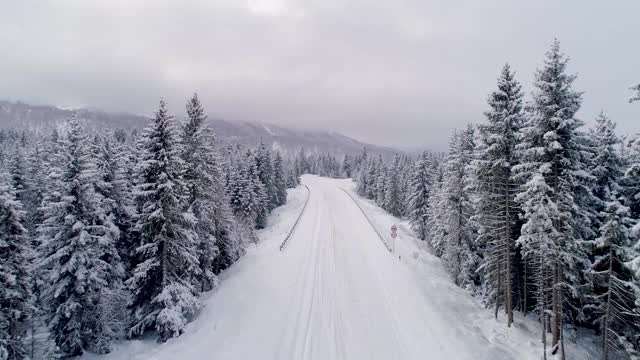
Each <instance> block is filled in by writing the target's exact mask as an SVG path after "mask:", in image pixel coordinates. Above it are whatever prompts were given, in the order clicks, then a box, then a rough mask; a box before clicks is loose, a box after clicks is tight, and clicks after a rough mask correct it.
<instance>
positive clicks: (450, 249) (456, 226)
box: [438, 127, 479, 292]
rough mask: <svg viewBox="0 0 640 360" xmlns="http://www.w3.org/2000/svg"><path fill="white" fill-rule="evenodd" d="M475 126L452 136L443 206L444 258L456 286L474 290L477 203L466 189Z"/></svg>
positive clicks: (444, 181) (475, 279)
mask: <svg viewBox="0 0 640 360" xmlns="http://www.w3.org/2000/svg"><path fill="white" fill-rule="evenodd" d="M473 147H474V144H473V128H471V127H469V128H467V129H465V130H463V131H456V132H454V133H453V135H452V137H451V141H450V144H449V152H448V154H447V158H446V164H445V169H444V176H443V188H442V191H443V198H441V199H440V200H441V201H442V204H443V205H444V206H443V207H441V208H439V210H438V211H441V212H442V213H443V214H444V221H446V222H447V225H446V235H445V237H444V239H443V241H444V252H443V254H442V259H443V263H444V266H445V268H446V269H447V270H448V271H449V273H450V274H451V275H452V277H453V279H454V281H455V283H456V285H458V286H460V287H462V288H465V289H467V290H469V291H472V292H474V291H475V288H476V286H477V285H478V279H477V274H476V272H475V269H477V267H478V263H479V258H478V254H477V253H476V248H475V244H474V239H475V234H474V231H473V227H472V224H471V222H470V221H469V220H470V218H471V216H472V215H473V206H472V203H471V199H470V195H471V194H469V193H468V192H467V191H466V189H465V188H466V184H467V183H468V181H469V180H468V176H469V173H468V172H467V167H468V166H469V165H470V164H471V160H472V154H473Z"/></svg>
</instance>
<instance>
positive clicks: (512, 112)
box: [473, 64, 523, 326]
mask: <svg viewBox="0 0 640 360" xmlns="http://www.w3.org/2000/svg"><path fill="white" fill-rule="evenodd" d="M497 83H498V87H497V89H496V90H495V91H493V92H492V93H491V94H489V97H488V100H487V102H488V104H489V108H490V109H489V110H488V111H486V112H485V117H486V122H484V123H481V124H479V125H478V141H477V143H476V149H475V153H476V158H475V160H474V164H473V168H474V171H475V176H476V178H477V183H476V188H477V192H478V201H477V203H476V209H477V212H476V218H477V222H478V225H479V229H478V243H479V244H482V247H483V248H484V252H485V254H484V256H483V264H482V267H483V272H484V274H486V275H485V277H486V278H485V280H484V281H485V286H484V287H485V292H487V294H485V295H489V296H491V295H493V296H492V297H493V299H492V300H491V301H493V302H494V304H495V306H496V309H498V308H499V307H500V306H501V299H502V301H503V302H504V307H505V311H506V312H507V325H508V326H511V323H512V322H513V307H514V304H513V301H512V298H513V288H512V285H513V281H514V278H515V276H514V273H515V271H514V260H513V252H514V244H515V241H516V239H517V237H518V235H519V234H518V231H517V230H516V229H514V227H515V226H514V225H515V221H516V219H517V216H518V212H519V210H518V207H517V204H516V202H515V200H514V197H515V192H516V191H517V189H518V187H517V184H516V182H515V181H514V178H513V173H512V170H511V169H512V167H513V166H515V165H517V156H516V153H515V147H516V144H517V138H516V137H517V134H518V132H519V130H520V128H521V126H522V122H523V114H522V91H521V85H520V83H518V81H517V80H516V79H515V73H514V72H513V71H512V70H511V67H510V66H509V64H506V65H505V66H504V67H503V68H502V71H501V73H500V76H499V77H498V81H497Z"/></svg>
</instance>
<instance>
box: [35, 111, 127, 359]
mask: <svg viewBox="0 0 640 360" xmlns="http://www.w3.org/2000/svg"><path fill="white" fill-rule="evenodd" d="M67 129H68V131H67V134H66V139H65V140H64V141H62V156H61V158H60V160H61V161H60V164H61V170H62V172H61V178H60V181H59V183H57V184H56V187H55V188H52V189H50V190H51V191H53V192H54V193H52V194H48V195H47V197H46V200H45V203H44V207H43V210H44V221H43V223H42V224H41V226H40V227H39V229H38V233H39V242H40V248H39V254H40V255H39V257H40V261H41V262H40V264H39V266H41V267H42V268H43V269H45V272H46V274H45V277H44V289H43V294H42V296H43V298H44V303H45V304H46V305H47V318H48V328H49V334H50V336H51V338H52V339H53V341H54V342H55V344H56V345H57V347H58V348H59V351H60V353H61V354H63V355H64V356H77V355H81V354H82V353H83V352H84V351H85V350H86V349H90V350H93V351H96V352H100V353H104V352H108V351H109V345H110V342H111V341H112V340H113V339H112V338H111V335H112V331H111V330H112V329H111V328H110V327H109V324H105V323H104V322H103V321H102V320H103V319H102V318H101V315H100V312H101V311H102V309H101V300H102V298H103V294H104V291H105V289H111V288H113V287H114V284H115V283H117V282H118V281H119V277H120V276H121V275H122V271H121V267H120V263H119V262H120V259H119V257H118V254H117V251H116V249H115V241H116V237H117V232H116V231H114V225H113V223H112V222H111V221H110V219H109V217H108V216H107V214H105V212H104V209H103V207H102V196H100V194H97V193H96V191H95V187H94V184H95V183H96V181H97V178H96V166H95V163H94V162H93V160H92V156H91V153H90V150H89V146H88V144H87V138H86V134H85V131H84V128H83V127H82V125H81V124H80V122H79V120H78V119H77V118H76V117H75V116H74V117H72V118H71V119H70V120H69V121H68V122H67ZM57 176H58V175H57V174H56V173H53V172H52V173H51V177H55V178H54V179H52V178H51V177H50V180H54V181H56V182H57V180H56V179H57Z"/></svg>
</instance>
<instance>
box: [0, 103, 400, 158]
mask: <svg viewBox="0 0 640 360" xmlns="http://www.w3.org/2000/svg"><path fill="white" fill-rule="evenodd" d="M74 112H77V113H78V115H79V117H80V118H82V119H85V120H86V121H87V126H89V127H91V128H95V129H104V128H123V129H127V130H133V129H140V128H143V127H144V126H146V124H147V123H148V122H149V121H150V119H149V117H146V116H140V115H134V114H127V113H110V112H105V111H101V110H94V109H69V108H62V107H56V106H49V105H29V104H25V103H22V102H10V101H3V100H0V128H16V129H28V130H30V131H34V132H36V133H43V132H45V131H49V130H50V129H52V128H60V127H62V126H63V124H64V121H65V120H66V119H68V118H69V117H70V116H71V115H72V114H73V113H74ZM209 124H210V126H211V128H212V129H213V130H214V131H215V133H216V135H217V137H218V139H220V140H221V141H224V142H229V143H240V144H243V145H255V144H257V143H259V142H260V141H264V142H265V143H266V144H267V145H269V146H271V147H272V148H274V149H277V150H279V151H280V152H282V153H283V155H284V156H292V155H293V154H294V153H295V152H297V151H299V149H300V148H304V149H305V151H306V152H307V153H316V154H319V153H331V154H334V155H336V156H343V155H345V154H349V155H354V154H359V153H361V152H362V149H363V148H364V147H366V148H367V151H369V152H370V153H376V154H378V153H379V154H382V155H383V156H384V157H385V158H390V157H391V156H393V154H395V153H398V152H401V151H399V150H396V149H392V148H389V147H384V146H378V145H373V144H367V143H364V142H361V141H358V140H355V139H353V138H350V137H348V136H345V135H342V134H339V133H336V132H326V131H308V130H294V129H290V128H285V127H282V126H278V125H273V124H266V123H261V122H249V121H228V120H222V119H210V120H209Z"/></svg>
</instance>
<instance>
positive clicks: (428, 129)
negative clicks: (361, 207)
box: [0, 0, 640, 149]
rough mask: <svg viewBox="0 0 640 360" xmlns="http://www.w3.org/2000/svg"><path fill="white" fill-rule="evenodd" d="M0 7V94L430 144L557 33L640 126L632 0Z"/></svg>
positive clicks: (601, 91) (624, 118) (116, 1)
mask: <svg viewBox="0 0 640 360" xmlns="http://www.w3.org/2000/svg"><path fill="white" fill-rule="evenodd" d="M1 8H2V10H1V11H0V49H2V54H3V55H2V56H0V98H2V99H8V100H22V101H25V102H31V103H38V104H52V105H64V106H92V107H97V108H101V109H104V110H109V111H126V112H134V113H138V114H147V115H150V114H151V113H152V112H153V111H154V110H155V108H156V106H157V102H158V99H159V98H160V97H161V96H164V97H166V99H167V100H168V102H169V106H170V110H171V111H172V112H174V113H175V114H177V115H180V116H182V114H183V112H184V110H183V108H184V103H185V101H186V98H187V97H188V96H189V95H190V94H191V93H192V92H194V91H197V92H198V93H199V95H200V97H201V99H202V100H203V101H204V103H205V105H206V107H207V111H208V113H209V114H210V116H212V117H221V118H225V119H230V120H234V119H237V120H259V121H267V122H272V123H275V124H279V125H285V126H293V127H296V128H313V129H325V130H333V131H338V132H342V133H344V134H346V135H350V136H353V137H356V138H358V139H361V140H364V141H368V142H373V143H379V144H386V145H393V146H399V147H403V148H408V147H409V148H410V147H428V148H435V149H441V148H444V147H445V146H446V143H447V137H448V135H449V132H450V131H451V129H453V128H456V127H460V126H463V125H464V124H466V123H468V122H474V121H478V120H481V119H482V112H483V111H484V110H485V109H486V101H485V100H486V97H487V94H488V92H490V91H491V90H492V89H493V88H494V87H495V79H496V77H497V75H498V73H499V70H500V68H501V67H502V65H503V64H504V62H506V61H508V62H510V63H511V65H512V67H513V68H514V69H515V70H516V71H517V77H518V79H519V80H520V81H521V82H522V83H523V84H524V85H525V89H527V92H529V90H530V86H529V85H530V83H531V80H532V79H533V73H534V70H535V69H536V68H537V67H539V66H540V64H541V63H542V60H543V56H544V53H545V51H546V50H547V49H548V47H549V45H550V44H551V42H552V41H553V38H554V37H556V36H557V37H558V38H559V40H560V43H561V47H562V49H563V51H564V52H565V53H566V54H567V55H569V56H570V57H571V59H572V60H571V63H570V65H569V69H570V71H572V72H577V73H578V75H579V77H578V80H577V81H576V84H575V85H576V88H577V89H578V90H582V91H585V95H584V103H583V108H582V110H581V112H580V113H579V115H580V117H581V118H583V119H584V120H590V119H592V118H593V117H594V116H595V115H596V114H597V113H598V112H599V111H600V109H605V110H606V111H607V112H608V113H609V115H610V116H611V117H612V118H613V119H614V120H615V121H617V122H618V123H619V127H620V129H621V130H622V131H623V132H636V131H638V130H640V104H637V103H636V104H629V103H628V101H627V100H628V99H629V97H630V96H631V95H632V93H631V91H630V90H629V89H628V88H629V87H630V86H631V85H634V84H635V83H638V82H640V46H639V45H640V28H639V27H638V22H637V21H638V14H640V1H637V0H620V1H601V0H593V1H591V0H574V1H570V0H566V1H558V0H548V1H547V0H544V1H541V0H536V1H513V0H504V1H497V0H482V1H478V0H462V1H444V0H442V1H429V0H367V1H364V0H355V1H348V0H248V1H247V0H227V1H221V0H208V1H194V0H186V1H185V0H182V1H178V0H176V1H162V0H109V1H103V0H101V1H97V0H96V1H93V0H49V1H47V0H20V1H6V2H4V3H3V4H2V7H1Z"/></svg>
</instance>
